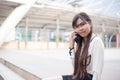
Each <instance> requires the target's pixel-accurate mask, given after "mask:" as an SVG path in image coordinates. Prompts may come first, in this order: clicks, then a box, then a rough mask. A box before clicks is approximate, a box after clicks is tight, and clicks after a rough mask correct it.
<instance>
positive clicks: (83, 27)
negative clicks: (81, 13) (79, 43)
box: [75, 18, 91, 37]
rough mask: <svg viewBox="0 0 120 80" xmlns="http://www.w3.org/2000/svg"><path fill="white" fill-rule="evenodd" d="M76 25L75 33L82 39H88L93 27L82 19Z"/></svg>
mask: <svg viewBox="0 0 120 80" xmlns="http://www.w3.org/2000/svg"><path fill="white" fill-rule="evenodd" d="M76 24H77V26H76V27H75V32H77V33H78V34H79V35H80V36H81V37H87V35H88V34H89V33H90V31H91V25H90V24H89V23H88V22H85V21H83V20H81V19H80V18H79V19H78V20H77V23H76Z"/></svg>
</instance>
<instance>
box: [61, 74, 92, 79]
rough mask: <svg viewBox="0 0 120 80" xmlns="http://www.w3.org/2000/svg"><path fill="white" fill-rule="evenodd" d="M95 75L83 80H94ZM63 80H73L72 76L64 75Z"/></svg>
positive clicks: (89, 75)
mask: <svg viewBox="0 0 120 80" xmlns="http://www.w3.org/2000/svg"><path fill="white" fill-rule="evenodd" d="M92 77H93V75H91V74H88V75H87V76H85V78H84V79H83V80H92ZM62 78H63V80H72V75H63V76H62ZM75 80H81V79H80V78H77V79H75Z"/></svg>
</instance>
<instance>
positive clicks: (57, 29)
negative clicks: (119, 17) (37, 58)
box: [56, 16, 60, 48]
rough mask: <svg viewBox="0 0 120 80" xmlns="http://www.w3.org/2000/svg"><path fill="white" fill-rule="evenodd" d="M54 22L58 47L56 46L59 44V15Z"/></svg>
mask: <svg viewBox="0 0 120 80" xmlns="http://www.w3.org/2000/svg"><path fill="white" fill-rule="evenodd" d="M56 24H57V28H56V47H57V48H58V46H59V28H60V19H59V16H58V17H57V20H56Z"/></svg>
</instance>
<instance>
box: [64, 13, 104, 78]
mask: <svg viewBox="0 0 120 80" xmlns="http://www.w3.org/2000/svg"><path fill="white" fill-rule="evenodd" d="M72 26H73V29H74V31H73V33H72V34H71V38H70V51H69V53H70V55H71V57H73V58H74V72H73V75H72V80H101V73H102V69H103V63H104V56H103V55H104V45H103V42H102V40H101V39H100V38H99V37H97V36H96V35H95V34H94V33H93V32H92V28H93V26H92V21H91V19H90V17H89V16H88V15H87V14H86V13H84V12H81V13H79V14H77V15H76V16H75V17H74V18H73V22H72ZM75 42H76V45H75ZM74 47H75V48H74ZM66 77H67V76H63V80H65V78H66ZM66 80H67V79H66Z"/></svg>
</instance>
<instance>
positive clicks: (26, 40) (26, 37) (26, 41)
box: [25, 17, 29, 48]
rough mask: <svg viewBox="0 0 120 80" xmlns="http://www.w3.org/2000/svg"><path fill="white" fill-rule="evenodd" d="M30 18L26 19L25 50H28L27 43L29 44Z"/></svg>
mask: <svg viewBox="0 0 120 80" xmlns="http://www.w3.org/2000/svg"><path fill="white" fill-rule="evenodd" d="M28 22H29V18H28V17H27V18H26V24H25V48H27V43H28V24H29V23H28Z"/></svg>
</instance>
